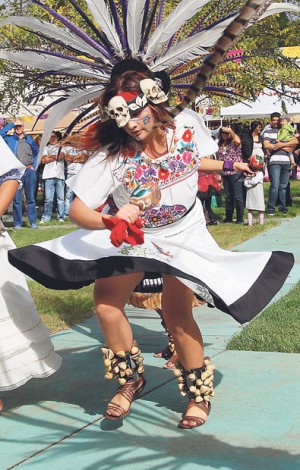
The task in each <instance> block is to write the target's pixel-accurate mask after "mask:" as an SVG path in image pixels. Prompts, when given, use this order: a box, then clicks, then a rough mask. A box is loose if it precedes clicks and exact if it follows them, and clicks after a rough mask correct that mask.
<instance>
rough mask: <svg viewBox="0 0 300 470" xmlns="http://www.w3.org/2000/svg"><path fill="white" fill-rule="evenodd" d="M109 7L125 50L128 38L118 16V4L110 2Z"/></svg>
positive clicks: (110, 0)
mask: <svg viewBox="0 0 300 470" xmlns="http://www.w3.org/2000/svg"><path fill="white" fill-rule="evenodd" d="M109 6H110V11H111V14H112V17H113V20H114V23H115V28H116V31H117V33H118V36H119V38H120V41H121V44H122V47H123V49H126V47H127V41H126V38H125V34H124V30H123V28H122V25H121V22H120V18H119V14H118V10H117V8H116V4H115V2H114V0H109Z"/></svg>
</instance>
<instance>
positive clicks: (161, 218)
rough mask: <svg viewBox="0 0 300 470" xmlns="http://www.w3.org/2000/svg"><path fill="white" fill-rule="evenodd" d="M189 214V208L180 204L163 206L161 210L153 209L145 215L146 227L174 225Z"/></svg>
mask: <svg viewBox="0 0 300 470" xmlns="http://www.w3.org/2000/svg"><path fill="white" fill-rule="evenodd" d="M186 213H187V208H186V207H185V206H182V205H180V204H176V205H175V206H161V207H160V208H159V209H155V208H153V209H151V210H149V211H146V212H144V213H143V219H145V220H146V223H145V225H144V226H145V227H146V228H153V227H163V226H164V225H169V224H173V223H174V222H177V220H179V219H181V218H182V217H183V216H184V215H185V214H186Z"/></svg>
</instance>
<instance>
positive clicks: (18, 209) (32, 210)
mask: <svg viewBox="0 0 300 470" xmlns="http://www.w3.org/2000/svg"><path fill="white" fill-rule="evenodd" d="M22 184H23V188H24V191H25V197H26V201H27V212H28V219H29V222H30V225H33V224H35V223H36V207H35V197H34V192H35V185H36V174H35V171H34V170H33V169H32V168H26V170H25V173H24V175H23V176H22ZM22 205H23V203H22V189H18V191H17V192H16V195H15V199H14V204H13V220H14V225H15V227H21V225H22Z"/></svg>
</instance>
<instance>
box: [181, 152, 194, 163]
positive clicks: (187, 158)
mask: <svg viewBox="0 0 300 470" xmlns="http://www.w3.org/2000/svg"><path fill="white" fill-rule="evenodd" d="M182 160H183V161H184V163H186V164H189V163H190V161H191V160H192V154H191V152H188V151H187V150H185V151H184V152H183V154H182Z"/></svg>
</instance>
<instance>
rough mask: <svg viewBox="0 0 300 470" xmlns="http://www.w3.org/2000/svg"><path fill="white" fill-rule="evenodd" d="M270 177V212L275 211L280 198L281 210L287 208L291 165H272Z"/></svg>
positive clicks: (269, 168)
mask: <svg viewBox="0 0 300 470" xmlns="http://www.w3.org/2000/svg"><path fill="white" fill-rule="evenodd" d="M268 173H269V177H270V188H269V199H268V211H274V210H275V204H276V201H277V197H279V209H280V210H282V209H285V208H286V187H287V185H288V182H289V179H290V164H289V163H288V164H286V163H271V164H270V165H269V167H268Z"/></svg>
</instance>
